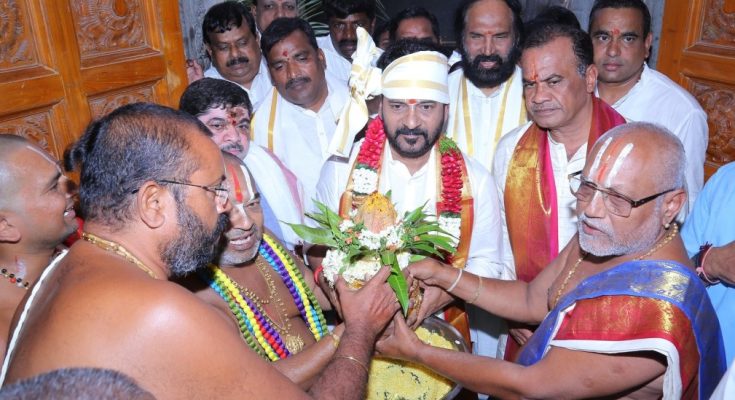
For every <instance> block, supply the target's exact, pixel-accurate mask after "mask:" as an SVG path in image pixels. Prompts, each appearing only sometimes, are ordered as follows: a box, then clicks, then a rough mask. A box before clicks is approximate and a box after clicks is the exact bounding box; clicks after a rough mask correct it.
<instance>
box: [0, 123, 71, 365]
mask: <svg viewBox="0 0 735 400" xmlns="http://www.w3.org/2000/svg"><path fill="white" fill-rule="evenodd" d="M69 189H70V188H69V180H68V179H67V178H66V176H64V174H63V173H62V172H61V168H60V167H59V163H58V161H56V160H55V159H54V158H53V157H52V156H51V155H49V154H48V153H47V152H46V151H44V150H43V149H41V148H40V147H38V146H37V145H35V144H33V143H31V142H30V141H28V140H27V139H25V138H23V137H20V136H16V135H10V134H3V135H0V268H1V269H0V274H1V275H2V276H0V281H2V282H0V357H2V356H3V355H4V354H5V347H6V345H7V340H8V335H9V334H10V323H11V320H12V319H13V314H14V313H15V310H16V308H17V307H18V305H19V304H20V303H21V301H22V300H23V298H24V297H25V295H26V293H28V289H30V287H31V285H32V284H33V283H34V282H36V280H37V279H38V277H39V276H40V275H41V272H42V271H43V269H44V268H46V266H47V265H48V264H49V261H50V260H51V257H53V255H54V254H55V253H56V250H57V247H58V246H59V245H60V244H61V242H62V241H63V240H64V239H65V238H66V237H67V236H69V235H70V234H71V233H72V232H74V230H76V228H77V225H76V222H75V220H74V217H75V214H74V208H73V206H74V204H73V202H72V197H71V194H70V192H69Z"/></svg>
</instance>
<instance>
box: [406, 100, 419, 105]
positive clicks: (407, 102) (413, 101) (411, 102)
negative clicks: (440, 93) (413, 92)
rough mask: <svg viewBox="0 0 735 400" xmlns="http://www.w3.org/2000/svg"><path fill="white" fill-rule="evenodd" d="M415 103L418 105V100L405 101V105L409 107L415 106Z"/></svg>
mask: <svg viewBox="0 0 735 400" xmlns="http://www.w3.org/2000/svg"><path fill="white" fill-rule="evenodd" d="M416 103H418V100H416V99H408V100H406V104H408V105H411V106H412V105H414V104H416Z"/></svg>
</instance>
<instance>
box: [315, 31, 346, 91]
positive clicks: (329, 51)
mask: <svg viewBox="0 0 735 400" xmlns="http://www.w3.org/2000/svg"><path fill="white" fill-rule="evenodd" d="M316 43H317V45H319V48H320V49H322V51H323V52H324V58H326V60H327V73H328V74H330V75H332V77H334V78H337V79H339V80H340V81H341V82H342V84H343V85H347V81H348V80H349V79H350V70H352V63H351V62H350V61H348V60H347V59H346V58H344V57H342V54H340V52H339V50H338V49H337V48H335V47H334V44H333V43H332V37H331V35H327V36H319V37H317V38H316Z"/></svg>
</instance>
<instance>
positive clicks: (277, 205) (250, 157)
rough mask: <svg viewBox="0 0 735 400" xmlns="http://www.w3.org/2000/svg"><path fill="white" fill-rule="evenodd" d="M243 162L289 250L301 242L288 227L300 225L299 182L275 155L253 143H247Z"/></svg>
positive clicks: (301, 206) (301, 204)
mask: <svg viewBox="0 0 735 400" xmlns="http://www.w3.org/2000/svg"><path fill="white" fill-rule="evenodd" d="M243 161H244V162H245V165H246V166H247V167H248V170H249V171H250V173H251V174H252V176H253V179H254V180H255V184H256V185H258V190H259V191H260V192H261V193H262V195H263V197H265V199H266V201H268V204H269V205H270V206H271V209H272V210H273V214H275V216H276V218H277V219H278V225H279V227H280V228H281V233H283V240H284V242H285V243H286V247H288V248H289V250H293V248H294V246H295V245H296V244H299V243H301V239H300V238H299V236H298V235H296V233H295V232H294V231H293V229H291V227H290V226H289V225H288V224H289V223H292V224H303V223H304V212H303V211H304V210H303V201H302V199H303V197H304V193H303V188H302V187H301V183H300V182H299V181H298V178H296V176H295V175H294V174H293V172H291V171H289V170H288V169H287V168H286V166H285V165H283V164H282V162H281V161H280V160H278V159H277V158H276V155H275V154H272V153H270V152H269V151H268V150H267V149H265V148H263V147H261V146H258V145H257V144H255V143H251V144H250V148H249V149H248V154H246V155H245V159H244V160H243ZM289 175H290V176H289Z"/></svg>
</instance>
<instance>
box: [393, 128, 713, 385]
mask: <svg viewBox="0 0 735 400" xmlns="http://www.w3.org/2000/svg"><path fill="white" fill-rule="evenodd" d="M642 171H643V172H644V173H641V172H642ZM684 171H685V158H684V147H683V146H682V144H681V142H680V141H679V140H678V139H677V138H676V137H675V136H674V135H673V134H672V133H671V132H669V131H668V130H667V129H665V128H663V127H660V126H657V125H654V124H647V123H641V122H636V123H631V124H626V125H621V126H619V127H617V128H614V129H612V130H610V131H609V132H607V133H606V134H605V135H603V136H602V137H600V138H599V139H598V140H597V141H596V143H595V144H594V145H593V146H592V149H591V152H590V155H589V157H587V160H586V162H585V165H584V168H582V170H580V171H578V172H575V173H573V174H570V175H569V177H568V179H569V182H570V188H571V193H573V195H574V197H575V198H576V199H577V203H576V213H577V215H578V223H577V234H576V235H575V236H574V237H573V238H572V240H571V241H570V242H569V244H568V245H567V246H565V247H564V249H563V250H562V252H561V253H560V254H559V255H558V256H557V257H556V258H555V259H554V260H553V261H552V262H551V263H550V264H549V265H547V266H545V268H543V270H542V271H541V272H540V273H539V274H538V275H537V276H536V277H535V278H534V279H533V280H532V281H531V282H528V283H527V282H524V281H511V282H508V281H499V280H497V279H488V278H479V277H477V276H474V275H473V274H470V273H465V274H458V273H457V272H454V271H450V270H449V269H448V268H445V267H444V265H442V264H440V263H438V262H437V261H435V260H431V259H426V260H423V261H420V262H418V263H415V264H412V265H411V266H409V272H410V274H411V276H413V277H414V279H419V280H420V281H422V282H423V283H424V284H425V285H432V286H438V287H442V288H446V290H447V291H450V292H452V293H453V294H454V295H456V296H458V297H459V298H461V299H472V300H473V301H474V302H475V303H476V304H477V306H478V307H482V308H483V309H485V310H487V311H489V312H491V313H493V314H494V315H498V316H502V317H505V318H508V319H510V320H513V321H517V322H523V323H529V324H540V326H539V328H538V329H537V330H536V331H535V333H534V334H533V336H531V338H530V339H529V341H528V342H527V343H526V345H525V346H524V347H523V348H522V350H521V352H520V355H519V358H518V360H517V363H512V362H507V361H499V360H492V359H488V358H482V357H477V356H473V355H469V354H461V353H458V352H449V351H443V349H438V348H435V347H431V346H427V345H425V344H424V343H423V342H421V341H419V340H418V339H417V338H416V336H415V334H414V333H413V332H412V331H410V330H409V329H408V328H407V327H406V324H405V323H404V322H403V320H402V319H395V320H394V322H395V323H396V324H395V329H394V331H393V335H392V336H391V337H392V338H393V339H395V340H392V339H386V340H384V341H382V342H380V345H379V346H378V350H379V351H380V352H381V353H383V354H387V355H389V356H395V357H399V358H403V359H407V360H410V361H415V362H420V363H423V364H425V365H427V366H428V367H429V368H431V369H432V370H434V371H436V372H438V373H440V374H442V375H445V376H447V377H449V378H450V379H452V380H453V381H455V382H459V383H460V384H461V385H462V386H463V387H465V388H468V389H471V390H475V391H478V392H481V393H487V394H490V395H493V396H496V397H498V398H534V399H540V398H544V399H561V398H564V399H570V398H575V399H579V398H585V399H586V398H616V399H617V398H625V399H662V398H663V399H682V398H684V399H694V398H699V399H709V398H710V395H711V394H712V392H713V390H714V388H715V386H716V385H717V382H718V381H719V379H720V378H721V377H722V374H723V372H724V370H725V358H724V351H723V340H722V335H721V333H720V326H719V324H718V322H717V316H716V314H715V311H714V308H713V307H712V303H711V302H710V300H709V297H708V296H707V292H706V290H705V287H704V285H703V284H702V282H700V279H699V278H698V277H697V275H696V273H695V272H694V270H693V269H692V268H691V267H690V266H689V258H688V256H687V253H686V251H685V248H684V244H683V242H682V240H681V237H680V236H679V231H678V226H677V223H676V221H675V218H676V216H677V214H678V213H679V211H680V210H681V208H682V207H683V206H684V205H685V204H686V202H687V199H686V197H687V196H686V191H685V190H684V182H685V178H684V176H685V173H684Z"/></svg>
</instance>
